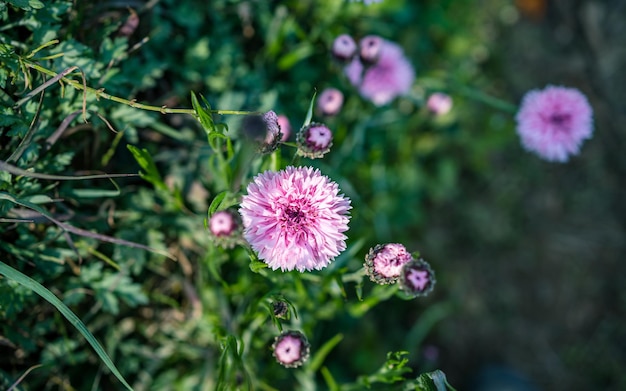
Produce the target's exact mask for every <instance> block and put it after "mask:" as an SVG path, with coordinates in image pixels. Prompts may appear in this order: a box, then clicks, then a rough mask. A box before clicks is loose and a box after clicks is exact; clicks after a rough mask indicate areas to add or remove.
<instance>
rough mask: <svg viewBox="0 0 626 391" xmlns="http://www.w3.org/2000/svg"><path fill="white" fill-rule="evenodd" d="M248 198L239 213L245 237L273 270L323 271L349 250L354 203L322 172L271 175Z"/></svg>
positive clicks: (251, 188)
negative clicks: (349, 234)
mask: <svg viewBox="0 0 626 391" xmlns="http://www.w3.org/2000/svg"><path fill="white" fill-rule="evenodd" d="M247 193H248V194H247V195H244V196H243V199H242V201H241V207H240V209H239V212H240V214H241V216H242V220H243V226H244V237H245V238H246V240H247V241H248V243H250V246H251V247H252V249H253V250H254V251H256V252H257V253H258V255H259V258H260V259H262V260H263V261H264V262H265V263H267V264H268V266H269V267H270V268H272V269H273V270H276V269H278V268H280V269H281V270H282V271H285V270H287V271H288V270H294V269H296V270H298V271H300V272H302V271H305V270H313V269H316V270H319V269H322V268H324V267H326V266H328V264H329V263H330V262H331V261H332V260H333V259H334V258H335V257H336V256H337V255H339V254H340V253H341V252H342V251H343V250H345V248H346V243H345V239H346V236H345V235H344V234H343V232H345V231H347V230H348V221H349V220H350V217H349V215H348V210H350V208H351V206H350V199H349V198H346V197H344V196H343V195H340V194H339V187H338V186H337V184H336V183H335V182H332V181H331V180H330V179H329V178H328V177H326V176H324V175H322V174H321V173H320V171H319V170H317V169H314V168H312V167H291V166H290V167H287V168H286V169H284V170H281V171H278V172H272V171H265V172H264V173H261V174H259V175H257V176H256V177H255V178H254V180H253V181H252V182H251V183H250V184H249V185H248V188H247Z"/></svg>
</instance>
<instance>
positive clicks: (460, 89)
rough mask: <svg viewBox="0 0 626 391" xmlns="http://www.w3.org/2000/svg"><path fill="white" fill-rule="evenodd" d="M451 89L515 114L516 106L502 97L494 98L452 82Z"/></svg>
mask: <svg viewBox="0 0 626 391" xmlns="http://www.w3.org/2000/svg"><path fill="white" fill-rule="evenodd" d="M452 89H453V90H455V91H457V92H458V93H459V94H461V95H464V96H466V97H468V98H470V99H473V100H476V101H479V102H482V103H484V104H486V105H489V106H491V107H494V108H496V109H498V110H502V111H506V112H507V113H510V114H515V113H516V112H517V106H515V105H513V104H511V103H509V102H507V101H504V100H502V99H499V98H495V97H493V96H491V95H487V94H485V93H484V92H482V91H478V90H476V89H473V88H470V87H466V86H462V85H458V84H454V85H453V86H452Z"/></svg>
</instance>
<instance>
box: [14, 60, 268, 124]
mask: <svg viewBox="0 0 626 391" xmlns="http://www.w3.org/2000/svg"><path fill="white" fill-rule="evenodd" d="M22 61H23V62H24V64H25V65H26V66H27V67H29V68H32V69H34V70H36V71H38V72H40V73H43V74H45V75H48V76H52V77H53V78H57V77H58V76H59V75H58V74H57V73H56V72H54V71H51V70H49V69H47V68H44V67H42V66H41V65H39V64H35V63H33V62H31V61H28V60H25V59H22ZM58 80H62V81H64V82H65V83H67V84H68V85H70V86H72V87H74V88H75V89H77V90H81V91H85V92H88V93H90V94H94V95H95V96H96V98H98V99H99V98H103V99H106V100H110V101H113V102H117V103H121V104H125V105H128V106H130V107H134V108H137V109H141V110H146V111H156V112H159V113H161V114H189V115H193V116H197V114H196V111H195V110H194V109H183V108H170V107H167V106H160V107H159V106H152V105H147V104H143V103H138V102H137V101H135V100H134V99H132V100H128V99H124V98H120V97H118V96H113V95H111V94H107V93H106V92H104V88H100V89H95V88H92V87H88V86H87V85H84V84H81V83H79V82H77V81H76V80H73V79H69V78H67V77H65V76H61V77H60V78H59V79H58ZM210 112H211V113H212V114H218V115H251V114H259V113H258V112H255V111H241V110H210Z"/></svg>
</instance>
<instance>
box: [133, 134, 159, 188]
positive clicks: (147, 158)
mask: <svg viewBox="0 0 626 391" xmlns="http://www.w3.org/2000/svg"><path fill="white" fill-rule="evenodd" d="M126 147H127V148H128V150H129V151H130V153H132V154H133V157H134V158H135V160H136V161H137V163H139V166H140V167H141V168H142V169H143V170H144V172H140V173H139V175H140V176H141V177H142V178H143V179H145V180H146V181H148V182H150V183H152V184H153V185H154V187H156V188H157V189H160V190H168V189H167V185H166V184H165V182H163V179H161V174H159V170H158V169H157V166H156V164H154V160H152V156H151V155H150V153H149V152H148V150H147V149H145V148H143V149H139V148H137V147H135V146H133V145H130V144H128V145H126Z"/></svg>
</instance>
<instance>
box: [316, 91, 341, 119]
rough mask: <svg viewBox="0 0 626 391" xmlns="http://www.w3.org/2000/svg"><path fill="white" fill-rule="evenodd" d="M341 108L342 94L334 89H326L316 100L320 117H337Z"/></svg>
mask: <svg viewBox="0 0 626 391" xmlns="http://www.w3.org/2000/svg"><path fill="white" fill-rule="evenodd" d="M342 106H343V93H342V92H341V91H339V90H338V89H336V88H326V89H324V91H322V93H321V94H320V96H319V98H318V99H317V109H318V110H319V112H320V113H321V114H322V115H326V116H333V115H337V114H338V113H339V111H341V108H342Z"/></svg>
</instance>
